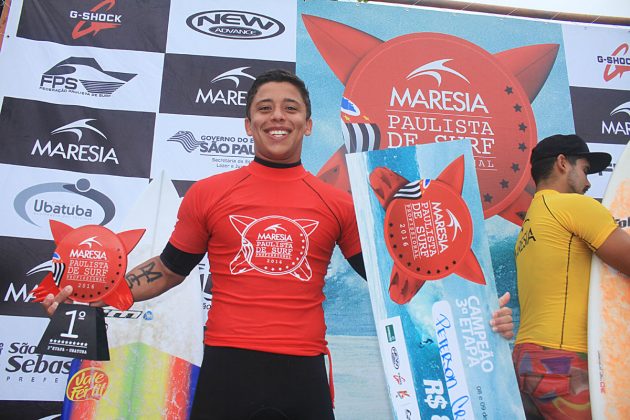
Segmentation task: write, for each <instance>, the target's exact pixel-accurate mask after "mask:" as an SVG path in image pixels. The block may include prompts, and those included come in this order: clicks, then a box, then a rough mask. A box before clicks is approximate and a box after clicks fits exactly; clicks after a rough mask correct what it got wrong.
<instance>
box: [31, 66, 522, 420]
mask: <svg viewBox="0 0 630 420" xmlns="http://www.w3.org/2000/svg"><path fill="white" fill-rule="evenodd" d="M312 126H313V122H312V120H311V104H310V99H309V95H308V91H307V89H306V86H305V85H304V82H303V81H302V80H300V79H299V78H297V77H296V76H295V75H294V74H291V73H288V72H286V71H283V70H272V71H269V72H267V73H264V74H262V75H260V76H259V77H258V78H257V79H256V80H255V81H254V83H253V85H252V88H251V89H250V91H249V93H248V96H247V104H246V118H245V129H246V131H247V134H248V135H250V136H252V137H253V138H254V147H255V158H254V161H253V162H252V163H250V164H249V165H248V166H246V167H243V168H240V169H237V170H234V171H231V172H226V173H223V174H220V175H215V176H212V177H209V178H206V179H203V180H201V181H198V182H196V183H195V184H194V185H193V186H192V187H191V188H190V190H189V191H188V192H187V194H186V196H185V197H184V200H183V202H182V205H181V207H180V210H179V213H178V221H177V224H176V226H175V229H174V231H173V233H172V235H171V238H170V240H169V242H168V244H167V245H166V247H165V248H164V251H163V252H162V254H161V255H160V256H156V257H154V258H152V259H150V260H148V261H146V262H145V263H143V264H140V265H139V266H138V267H136V268H134V269H133V270H131V271H130V272H129V273H128V274H127V276H126V278H127V283H128V284H129V287H130V288H131V292H132V294H133V296H134V299H135V300H136V301H140V300H146V299H150V298H152V297H155V296H158V295H160V294H161V293H164V292H165V291H167V290H169V289H170V288H172V287H174V286H176V285H178V284H180V283H181V282H182V281H183V280H184V279H185V277H186V276H187V275H188V274H189V273H190V271H191V270H192V269H193V268H194V266H195V265H197V264H198V263H199V261H200V260H201V259H202V257H203V255H204V254H205V253H206V252H207V253H208V259H209V262H210V268H211V271H212V308H211V309H210V311H209V313H208V321H207V323H206V332H205V337H204V344H205V348H204V359H203V364H202V368H201V371H200V374H199V381H198V385H197V391H196V396H195V401H194V404H193V408H192V413H191V418H192V419H204V418H212V419H239V420H240V419H263V418H264V419H314V420H315V419H316V420H323V419H333V418H334V414H333V403H332V394H333V393H332V382H331V383H330V385H329V380H328V375H327V371H326V366H325V356H326V355H328V357H330V353H329V351H328V347H327V342H326V339H325V333H326V325H325V323H324V312H323V308H322V302H323V301H324V294H323V287H324V276H325V275H326V269H327V267H328V264H329V263H330V258H331V255H332V252H333V249H334V247H335V244H337V245H338V246H339V247H340V249H341V251H342V253H343V255H344V256H345V257H346V258H347V260H348V262H349V263H350V265H351V266H352V267H353V268H354V269H355V270H356V271H357V272H358V273H359V274H360V275H361V276H362V277H363V278H365V268H364V266H363V257H362V255H361V247H360V243H359V235H358V231H357V226H356V220H355V214H354V208H353V205H352V199H351V197H350V195H348V194H347V193H346V192H343V191H340V190H338V189H336V188H334V187H332V186H330V185H328V184H326V183H324V182H322V181H320V180H319V179H318V178H316V177H315V176H313V175H312V174H310V173H309V172H307V171H306V170H305V169H304V167H303V166H302V164H301V153H302V142H303V139H304V136H308V135H310V134H311V130H312ZM70 293H71V289H70V288H68V289H64V290H62V291H61V293H60V294H59V295H57V296H56V297H53V296H52V295H50V296H49V297H48V298H47V299H46V301H45V302H44V306H45V307H46V309H47V311H48V313H49V314H52V312H54V310H55V309H56V307H57V305H58V302H63V301H64V300H65V299H66V298H67V297H68V296H69V294H70ZM507 299H509V296H507V297H506V296H504V297H503V298H502V305H501V306H503V305H504V304H505V302H506V301H507ZM492 324H493V326H494V329H495V331H498V332H500V333H501V334H502V335H504V336H505V337H507V338H510V337H511V335H512V329H513V327H512V318H511V310H510V309H509V308H506V307H503V308H502V309H500V310H499V311H497V313H496V314H495V316H494V318H493V320H492Z"/></svg>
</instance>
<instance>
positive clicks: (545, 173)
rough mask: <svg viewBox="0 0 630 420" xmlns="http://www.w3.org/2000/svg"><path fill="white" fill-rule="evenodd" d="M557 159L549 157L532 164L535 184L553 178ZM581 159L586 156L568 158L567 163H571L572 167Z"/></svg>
mask: <svg viewBox="0 0 630 420" xmlns="http://www.w3.org/2000/svg"><path fill="white" fill-rule="evenodd" d="M557 157H558V156H549V157H546V158H543V159H540V160H539V161H537V162H534V163H533V164H532V178H534V183H535V184H536V185H538V183H539V182H540V181H544V180H546V179H547V178H549V176H551V171H552V169H553V165H554V163H555V162H556V158H557ZM581 157H584V156H570V155H569V156H566V158H567V161H569V163H570V164H571V165H575V163H576V162H577V160H578V159H579V158H581Z"/></svg>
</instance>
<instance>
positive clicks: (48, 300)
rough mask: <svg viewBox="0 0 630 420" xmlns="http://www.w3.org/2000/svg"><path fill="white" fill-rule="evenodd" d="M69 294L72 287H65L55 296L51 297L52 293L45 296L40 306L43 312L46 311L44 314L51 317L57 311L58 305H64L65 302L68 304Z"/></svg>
mask: <svg viewBox="0 0 630 420" xmlns="http://www.w3.org/2000/svg"><path fill="white" fill-rule="evenodd" d="M71 294H72V286H66V287H64V288H63V289H61V290H60V291H59V293H58V294H57V296H55V295H53V294H52V293H50V294H49V295H48V296H46V297H45V298H44V300H43V301H42V306H43V307H44V310H46V313H47V314H48V316H49V317H52V316H53V314H54V313H55V311H56V310H57V307H58V306H59V304H60V303H66V302H68V303H69V302H70V299H69V297H70V295H71Z"/></svg>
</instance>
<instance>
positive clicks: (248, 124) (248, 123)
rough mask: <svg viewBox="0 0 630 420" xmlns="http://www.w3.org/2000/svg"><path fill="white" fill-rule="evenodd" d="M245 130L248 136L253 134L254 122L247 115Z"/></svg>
mask: <svg viewBox="0 0 630 420" xmlns="http://www.w3.org/2000/svg"><path fill="white" fill-rule="evenodd" d="M245 132H246V133H247V135H248V136H251V135H252V122H251V121H250V120H249V118H247V117H245Z"/></svg>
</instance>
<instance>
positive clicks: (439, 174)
mask: <svg viewBox="0 0 630 420" xmlns="http://www.w3.org/2000/svg"><path fill="white" fill-rule="evenodd" d="M471 150H472V149H471V143H470V142H469V141H468V140H465V141H460V142H447V143H436V144H429V145H422V146H415V147H404V148H399V149H388V150H382V151H372V152H367V153H355V154H350V155H348V157H347V160H348V169H349V174H350V183H351V186H352V191H353V198H354V203H355V209H356V213H357V220H358V223H359V233H360V236H361V244H362V248H363V255H364V259H365V265H366V271H367V275H368V287H369V289H370V299H371V303H372V311H373V313H374V320H375V323H376V329H377V335H378V340H379V344H380V350H381V357H382V361H383V367H384V370H385V378H386V382H387V385H388V389H389V398H390V400H391V402H392V405H393V410H394V417H395V418H397V419H420V418H432V419H474V418H477V419H482V418H524V413H523V410H522V405H521V401H520V396H519V391H518V386H517V383H516V377H515V374H514V369H513V366H512V361H511V352H510V348H509V345H508V342H507V340H505V339H503V338H502V337H500V336H499V335H498V334H496V333H493V332H492V330H491V327H490V325H489V321H490V319H491V317H492V312H493V311H494V310H496V309H498V299H497V291H496V286H495V280H494V274H493V270H492V263H491V258H490V252H489V248H488V240H487V237H486V234H485V229H484V221H483V220H484V219H483V206H482V204H481V201H480V196H479V187H478V183H477V176H476V171H475V165H474V157H473V153H472V151H471Z"/></svg>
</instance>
